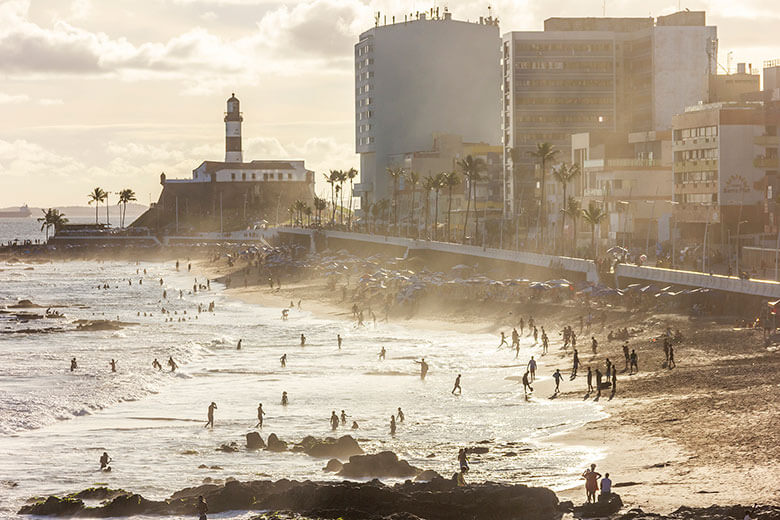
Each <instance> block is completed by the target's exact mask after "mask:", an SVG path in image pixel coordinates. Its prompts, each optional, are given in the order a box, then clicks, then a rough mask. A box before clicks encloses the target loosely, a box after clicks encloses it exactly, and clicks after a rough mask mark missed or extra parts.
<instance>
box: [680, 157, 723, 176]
mask: <svg viewBox="0 0 780 520" xmlns="http://www.w3.org/2000/svg"><path fill="white" fill-rule="evenodd" d="M717 169H718V160H717V159H693V160H690V161H677V162H676V163H674V172H675V173H682V172H702V171H708V170H717Z"/></svg>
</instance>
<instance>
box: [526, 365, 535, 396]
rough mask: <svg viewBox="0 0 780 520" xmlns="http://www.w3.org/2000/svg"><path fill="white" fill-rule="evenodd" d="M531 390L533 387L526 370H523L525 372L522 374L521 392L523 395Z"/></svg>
mask: <svg viewBox="0 0 780 520" xmlns="http://www.w3.org/2000/svg"><path fill="white" fill-rule="evenodd" d="M529 391H530V392H533V391H534V389H533V387H532V386H531V383H530V382H529V381H528V370H526V371H525V374H523V393H524V394H525V395H528V392H529Z"/></svg>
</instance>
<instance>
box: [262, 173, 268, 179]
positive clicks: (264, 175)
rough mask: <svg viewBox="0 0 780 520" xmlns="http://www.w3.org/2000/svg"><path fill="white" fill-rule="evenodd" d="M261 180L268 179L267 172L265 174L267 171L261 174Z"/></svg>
mask: <svg viewBox="0 0 780 520" xmlns="http://www.w3.org/2000/svg"><path fill="white" fill-rule="evenodd" d="M263 180H264V181H267V180H268V174H267V173H264V174H263Z"/></svg>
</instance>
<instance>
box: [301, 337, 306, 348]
mask: <svg viewBox="0 0 780 520" xmlns="http://www.w3.org/2000/svg"><path fill="white" fill-rule="evenodd" d="M301 346H302V347H305V346H306V336H304V335H303V334H301Z"/></svg>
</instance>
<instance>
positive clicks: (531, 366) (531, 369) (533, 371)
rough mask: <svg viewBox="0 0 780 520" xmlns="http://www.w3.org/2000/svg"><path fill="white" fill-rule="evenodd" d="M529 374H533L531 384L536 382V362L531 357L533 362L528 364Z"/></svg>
mask: <svg viewBox="0 0 780 520" xmlns="http://www.w3.org/2000/svg"><path fill="white" fill-rule="evenodd" d="M527 368H528V372H529V373H530V374H531V382H532V383H533V382H534V381H536V360H534V357H533V356H531V361H529V362H528V366H527Z"/></svg>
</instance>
